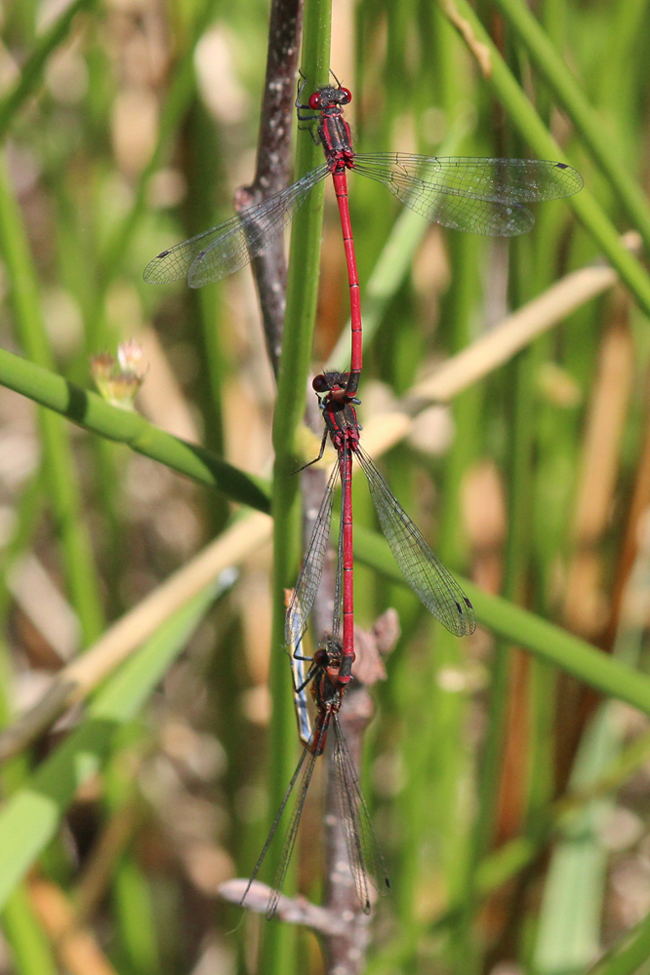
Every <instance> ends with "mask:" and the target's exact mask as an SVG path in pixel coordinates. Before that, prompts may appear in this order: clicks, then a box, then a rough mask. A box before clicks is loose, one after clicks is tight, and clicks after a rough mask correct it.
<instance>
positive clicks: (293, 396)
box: [263, 0, 331, 975]
mask: <svg viewBox="0 0 650 975" xmlns="http://www.w3.org/2000/svg"><path fill="white" fill-rule="evenodd" d="M330 21H331V8H330V4H329V2H324V3H323V2H317V0H309V2H308V3H307V4H306V6H305V17H304V24H305V32H304V40H303V53H302V64H303V72H304V73H306V74H307V73H308V74H309V78H310V81H311V80H313V81H315V82H316V83H320V84H323V83H325V82H326V80H327V72H328V69H329V50H330V29H331V24H330ZM318 151H319V150H318V148H317V147H316V146H315V145H314V143H313V141H312V139H311V138H310V137H309V135H308V133H302V135H301V137H300V138H299V139H298V152H297V165H296V174H297V176H300V175H301V174H302V173H304V172H306V171H307V170H309V169H311V168H313V167H314V166H316V165H317V163H318ZM322 211H323V187H322V184H321V186H317V187H315V188H314V190H313V191H312V193H311V195H310V198H309V200H308V201H307V203H306V204H305V205H304V206H303V207H301V209H300V210H299V212H298V213H297V215H296V217H295V219H294V221H293V230H292V235H291V250H290V256H289V278H288V287H287V306H286V315H285V322H284V332H283V342H282V355H281V358H280V369H279V374H278V399H277V405H276V411H275V416H274V419H273V446H274V449H275V465H274V472H273V498H272V506H271V510H272V514H273V522H274V555H273V560H274V568H273V606H274V613H273V646H272V657H271V677H270V681H271V693H272V697H273V702H274V707H273V717H272V724H271V748H272V752H271V758H270V776H271V790H270V792H271V807H272V808H276V807H277V806H279V804H280V801H281V798H282V795H283V793H284V790H285V788H286V783H287V782H288V781H289V779H290V777H291V772H292V767H293V763H294V757H295V754H296V749H295V748H287V741H294V740H295V727H294V725H295V719H294V716H293V714H292V708H291V705H290V694H289V689H290V682H289V681H288V680H287V667H286V661H285V660H284V659H283V658H284V655H283V654H282V653H280V652H279V650H280V647H281V646H282V645H283V644H284V589H285V588H288V587H289V586H291V585H292V584H293V581H294V579H295V577H296V575H297V567H298V539H299V537H300V523H299V506H298V504H297V500H298V499H297V492H298V487H299V480H298V478H295V477H293V476H292V475H293V473H294V471H295V470H296V468H297V467H298V466H299V463H298V460H297V457H296V451H295V438H296V431H297V428H298V424H299V423H300V422H301V421H302V417H303V414H304V410H305V388H306V385H307V374H308V370H309V362H310V356H311V346H312V337H313V330H314V320H315V315H316V302H317V297H318V272H319V261H320V238H321V227H322ZM279 852H280V851H279V849H276V850H274V849H272V850H271V851H270V854H271V859H272V863H271V875H272V876H273V875H274V874H275V869H274V868H275V867H276V866H277V859H276V857H277V855H279ZM292 940H293V935H292V934H290V933H289V932H288V931H287V930H286V928H285V927H281V926H279V925H277V926H272V927H270V928H269V930H268V945H267V952H266V958H265V964H264V966H263V970H264V971H265V972H268V973H269V975H272V973H276V972H277V973H278V975H285V973H286V972H289V971H293V970H294V969H293V965H292V952H291V942H292Z"/></svg>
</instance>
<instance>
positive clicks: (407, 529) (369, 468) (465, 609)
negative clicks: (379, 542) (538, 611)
mask: <svg viewBox="0 0 650 975" xmlns="http://www.w3.org/2000/svg"><path fill="white" fill-rule="evenodd" d="M355 455H356V456H357V458H358V460H359V464H360V465H361V467H363V469H364V471H365V473H366V477H367V478H368V485H369V487H370V494H371V496H372V500H373V502H374V505H375V509H376V511H377V516H378V518H379V522H380V524H381V528H382V531H383V533H384V535H385V536H386V541H387V542H388V545H389V546H390V550H391V552H392V553H393V557H394V559H395V561H396V562H397V564H398V566H399V567H400V569H401V571H402V572H403V573H404V576H405V577H406V581H407V582H408V584H409V586H410V587H411V589H412V590H413V592H414V593H415V594H416V595H417V596H418V597H419V598H420V600H421V601H422V602H423V603H424V605H425V606H426V608H427V609H428V610H429V612H430V613H433V615H434V616H435V617H436V619H437V620H440V622H441V623H442V625H443V626H445V627H446V628H447V629H448V630H449V631H450V632H451V633H454V634H455V635H456V636H465V635H467V634H469V633H473V632H474V630H475V629H476V617H475V616H474V608H473V606H472V604H471V603H470V601H469V599H468V598H467V596H466V595H465V593H464V592H463V590H462V589H461V588H460V586H459V585H458V583H457V582H456V580H455V579H454V577H453V576H452V574H451V573H450V572H449V571H448V570H447V569H446V568H445V567H444V565H443V564H442V562H440V560H439V559H437V558H436V556H435V555H434V553H433V552H432V550H431V548H430V546H429V545H428V544H427V542H426V541H425V538H424V536H423V535H422V532H421V531H420V529H419V528H418V527H417V525H415V524H414V522H413V521H412V520H411V519H410V518H409V516H408V515H407V514H406V512H405V511H404V509H403V508H402V506H401V504H400V503H399V501H398V500H397V498H396V497H395V496H394V495H393V494H392V492H391V490H390V488H389V487H388V485H387V483H386V481H385V480H384V478H383V477H382V475H381V474H380V473H379V471H378V470H377V468H376V467H375V465H374V464H373V462H372V460H371V459H370V457H369V456H368V455H367V454H366V452H365V451H364V450H363V449H362V448H361V447H360V446H357V449H356V450H355Z"/></svg>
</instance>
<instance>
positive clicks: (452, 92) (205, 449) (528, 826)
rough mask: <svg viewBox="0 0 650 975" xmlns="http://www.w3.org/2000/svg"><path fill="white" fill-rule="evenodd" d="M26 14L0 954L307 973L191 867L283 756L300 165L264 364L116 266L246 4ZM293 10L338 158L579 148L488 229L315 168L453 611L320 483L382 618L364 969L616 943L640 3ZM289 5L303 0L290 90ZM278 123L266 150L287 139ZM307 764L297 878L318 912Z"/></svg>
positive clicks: (635, 862) (10, 39)
mask: <svg viewBox="0 0 650 975" xmlns="http://www.w3.org/2000/svg"><path fill="white" fill-rule="evenodd" d="M50 7H51V8H52V11H54V12H51V11H50ZM58 9H60V8H59V6H58V5H56V4H55V5H47V4H45V5H44V4H40V5H38V4H36V3H34V2H33V0H26V2H23V0H21V2H20V3H15V4H6V5H5V6H4V8H3V11H2V17H3V45H2V50H1V51H0V68H1V69H2V70H0V79H2V80H1V82H0V132H1V133H2V137H3V146H2V150H1V152H2V156H1V158H0V261H1V268H0V269H1V274H0V310H1V313H2V321H3V340H2V349H1V350H0V421H1V422H0V437H1V438H2V440H1V452H0V456H1V457H2V462H1V479H0V485H1V486H0V490H1V492H2V500H1V502H0V543H1V546H2V548H1V558H2V570H1V572H0V614H1V615H2V620H3V624H4V625H3V627H2V632H3V638H2V640H1V641H0V668H1V673H2V677H3V679H2V681H0V721H1V725H0V728H1V730H0V756H2V758H3V764H2V766H1V776H2V797H3V803H2V805H0V924H1V928H2V935H3V939H4V941H3V943H2V945H1V947H2V951H0V957H1V958H2V961H0V969H1V971H2V972H4V971H7V972H12V973H14V972H15V973H17V975H47V973H49V972H56V971H60V970H65V971H71V972H74V973H76V972H77V971H79V972H82V971H83V972H84V975H92V973H93V972H94V971H97V972H110V971H117V972H120V975H157V973H163V972H164V973H165V975H168V973H176V972H178V973H187V972H192V971H200V972H201V973H203V972H205V971H215V972H219V973H221V972H228V971H241V972H244V971H260V972H264V975H275V973H276V972H278V973H279V972H281V973H282V975H292V973H293V972H301V973H307V972H312V971H313V972H319V971H322V970H323V968H322V962H321V960H320V956H319V955H318V953H317V952H315V951H313V940H312V938H311V936H310V935H308V934H305V932H304V931H303V930H302V929H297V930H294V929H293V928H291V927H289V926H288V925H285V924H282V923H280V922H277V921H276V922H273V923H272V924H270V925H266V924H265V923H264V922H259V925H257V924H256V922H257V918H256V917H253V916H250V917H249V916H246V917H245V918H244V921H243V923H242V924H241V926H240V927H239V929H238V930H237V931H233V928H235V927H236V925H237V924H238V922H239V920H240V918H241V914H242V912H241V911H240V910H239V909H236V908H233V907H232V906H230V905H228V904H227V903H226V902H225V900H224V899H223V898H221V897H220V896H219V893H218V890H219V886H220V884H222V883H224V882H225V881H228V880H229V879H231V878H233V877H246V876H247V875H249V874H250V872H251V869H252V867H253V865H254V863H255V859H256V856H257V854H258V852H259V849H260V847H261V845H262V842H263V839H264V836H265V835H266V832H267V829H268V825H269V822H270V820H271V817H272V813H273V812H274V810H275V808H276V806H277V804H278V803H279V800H280V797H281V796H282V794H283V793H284V790H285V788H286V783H287V781H288V778H289V776H290V774H291V771H292V770H293V768H294V765H295V761H296V757H297V741H296V736H295V730H294V719H293V715H292V707H291V696H290V684H289V670H288V665H287V661H286V657H285V655H284V654H283V653H282V651H281V643H282V638H283V637H282V633H283V628H282V620H283V611H284V606H283V593H282V590H283V588H284V587H286V586H289V585H291V584H292V582H293V581H295V578H296V575H297V571H298V564H299V537H300V505H299V501H300V497H299V494H300V492H299V488H300V482H299V479H298V478H293V477H291V476H290V475H291V472H292V471H294V470H295V469H296V467H298V466H299V465H300V463H301V458H305V459H307V458H309V457H310V456H312V455H313V453H314V450H315V445H316V443H317V439H316V437H315V436H312V435H311V434H309V433H308V432H307V431H306V430H305V429H304V427H303V415H304V409H305V404H306V402H308V397H307V394H306V392H305V391H306V390H307V389H308V374H309V370H310V368H311V369H314V368H315V369H316V370H318V369H320V368H321V367H322V365H323V364H326V363H327V364H329V365H331V366H333V367H336V368H345V367H346V365H347V356H348V348H349V337H348V331H347V309H348V289H347V280H346V276H345V264H344V255H343V248H342V247H341V241H340V227H339V225H338V218H337V214H336V205H335V202H334V197H333V194H332V191H331V187H330V186H329V185H327V186H326V187H320V188H317V189H316V190H315V191H314V192H313V194H312V197H313V199H310V201H309V203H308V204H306V205H305V207H304V208H303V210H301V211H300V212H299V214H298V215H297V217H296V219H295V220H294V225H293V228H292V237H291V247H290V250H289V251H288V253H289V269H288V292H287V294H288V299H287V314H286V318H285V328H284V345H283V350H282V359H281V363H280V369H279V373H278V377H277V383H276V380H275V378H274V376H273V371H272V368H271V366H270V364H269V362H268V360H267V355H266V351H265V342H264V337H263V333H262V329H261V327H260V324H259V322H260V314H259V307H258V303H257V298H256V295H255V292H254V289H253V288H252V287H251V272H250V270H249V269H244V270H243V271H240V272H238V273H237V274H236V275H234V276H232V277H231V278H228V279H226V280H224V281H223V282H220V283H219V284H216V285H211V286H209V287H208V288H206V289H204V290H203V291H200V292H195V291H191V290H190V289H189V288H188V287H187V286H186V284H185V283H184V282H180V283H178V284H175V285H169V286H151V285H147V284H145V283H144V281H143V280H142V269H143V268H144V266H145V265H146V263H147V262H148V260H149V259H150V258H151V257H153V255H154V254H156V253H157V252H159V251H160V250H161V249H163V248H164V247H166V246H168V245H170V244H172V243H174V242H176V241H179V240H182V239H184V238H186V237H189V236H191V235H192V234H194V233H198V232H199V231H201V230H203V229H207V228H208V227H210V226H212V225H214V224H216V223H218V222H219V221H220V220H222V219H226V218H227V217H228V216H230V214H231V212H232V204H231V200H232V197H233V194H234V192H235V191H236V190H237V189H238V188H239V187H241V186H242V185H246V184H249V183H251V182H252V180H253V175H254V173H253V169H254V152H255V147H256V138H257V127H258V124H259V106H260V103H261V96H262V91H263V88H264V65H265V61H266V53H267V44H268V13H269V11H268V8H267V6H266V5H264V4H260V3H257V2H255V0H246V2H241V3H238V4H219V3H216V2H212V0H187V2H185V3H183V4H173V3H168V4H162V3H159V2H158V0H141V2H139V3H136V2H135V0H133V2H131V0H125V2H119V3H118V2H116V0H111V2H108V0H107V2H105V3H98V2H96V0H75V2H73V3H70V4H69V6H68V8H67V10H65V12H63V13H61V12H59V13H58V15H57V13H56V10H58ZM333 16H334V26H333V29H332V35H331V37H332V41H331V44H332V53H331V66H332V68H333V69H334V71H335V72H336V74H337V76H338V77H339V78H340V80H341V82H342V83H343V84H344V85H345V86H346V87H348V88H350V89H351V90H352V93H353V102H352V104H351V106H350V110H349V112H348V116H349V117H350V119H351V121H352V125H353V133H354V137H355V141H356V145H357V146H358V147H359V149H362V150H364V151H367V152H373V151H384V150H397V149H401V150H404V151H407V152H421V153H426V154H430V155H440V156H443V155H485V156H521V155H524V156H525V155H530V156H536V157H538V158H553V159H558V160H562V159H563V160H566V161H568V162H569V163H570V164H571V165H573V166H575V167H576V168H577V169H579V170H580V172H581V173H582V174H583V176H584V178H585V189H584V190H583V192H582V193H581V194H579V195H578V196H576V197H574V198H572V199H571V200H569V201H560V202H553V203H548V204H543V205H539V206H537V207H535V216H536V221H537V222H536V226H535V228H534V229H533V231H532V232H531V234H530V235H528V236H527V237H525V238H521V239H517V240H514V241H511V242H503V241H494V240H485V239H478V238H469V237H462V236H460V235H457V234H453V233H452V232H450V231H442V230H441V229H440V228H437V227H430V226H428V225H426V224H425V222H424V221H423V220H422V219H421V218H419V217H418V216H417V215H416V214H413V213H411V212H403V211H402V210H401V209H400V208H399V206H398V205H397V203H396V201H395V200H393V198H392V197H391V196H390V194H388V193H387V192H386V190H385V188H384V187H382V186H380V185H379V184H376V183H374V182H372V181H370V180H365V179H362V178H358V179H354V178H353V179H352V188H351V192H350V203H351V208H352V220H353V226H354V231H355V241H356V246H357V259H358V263H359V272H360V279H361V289H362V299H363V310H364V335H365V340H366V344H365V347H364V374H363V378H362V383H361V386H360V398H361V400H362V405H361V407H360V409H359V412H360V417H361V421H362V423H363V425H364V433H363V436H364V443H365V445H366V447H367V450H368V452H369V453H371V454H372V455H373V456H374V457H376V458H378V457H379V456H380V455H381V454H384V455H385V456H384V457H383V459H382V461H381V464H382V467H383V469H384V470H385V472H386V475H387V478H388V480H389V482H390V483H391V486H392V487H393V490H394V491H395V493H396V494H397V496H398V497H399V499H400V501H401V502H402V503H403V505H404V507H405V508H406V509H407V510H408V511H409V513H410V514H411V515H412V516H413V518H414V520H415V521H416V522H417V523H418V524H419V525H420V526H421V527H422V530H423V531H424V533H425V534H426V535H427V537H428V538H430V539H431V541H432V543H433V544H434V546H435V549H436V552H437V553H438V554H439V555H440V558H441V559H442V560H443V561H444V562H445V563H446V564H447V565H449V566H450V568H453V569H454V571H459V573H463V576H460V577H461V579H462V581H463V585H465V586H466V590H467V592H468V594H469V595H470V596H471V598H472V600H473V602H474V604H475V607H476V611H477V616H478V618H479V622H480V623H481V624H482V627H481V628H479V630H478V631H477V633H476V635H475V636H473V637H472V638H468V639H465V640H461V641H458V640H455V639H453V638H452V637H450V636H449V635H448V634H447V633H446V632H444V631H442V630H441V628H440V626H439V625H438V624H436V623H435V621H434V620H433V619H432V618H430V617H429V616H428V614H426V613H425V612H424V611H423V610H422V607H421V606H420V604H419V603H418V602H417V600H416V599H415V597H413V595H412V594H411V592H410V591H409V590H407V589H405V588H404V586H403V585H402V583H401V581H400V576H399V572H398V571H397V570H396V568H395V567H394V566H393V564H392V561H391V559H390V556H389V555H388V554H387V551H386V548H385V545H384V543H383V541H382V540H381V539H380V538H379V536H378V535H377V534H376V532H375V531H374V529H375V527H376V526H375V523H374V521H373V513H372V510H371V505H370V499H369V497H368V492H367V489H366V486H365V484H363V483H361V482H360V483H359V485H358V490H357V489H355V518H356V522H357V524H358V525H359V527H358V528H355V545H356V553H357V556H358V560H359V563H358V571H357V574H356V611H357V614H358V621H359V624H360V625H362V626H364V627H366V628H370V627H371V626H372V624H373V622H374V620H375V619H376V617H377V616H378V615H379V614H380V613H382V612H383V611H384V610H385V609H386V607H388V606H395V607H396V608H397V609H398V612H399V615H400V622H401V629H402V635H401V638H400V641H399V643H398V645H397V647H396V649H395V650H394V651H393V652H392V654H391V655H390V656H389V657H388V659H387V660H386V670H387V680H386V681H385V682H380V683H379V684H376V685H375V686H374V687H373V694H374V697H375V700H376V705H377V718H376V720H374V721H373V722H372V723H371V725H370V730H369V735H368V738H369V740H368V742H367V743H366V749H365V755H364V762H363V769H362V775H363V781H364V791H365V792H366V794H367V796H368V799H369V801H370V804H371V807H372V812H373V820H374V822H375V824H376V829H377V833H378V836H379V839H380V842H381V845H382V848H383V850H384V853H385V856H386V861H387V865H388V869H389V873H390V877H391V884H392V892H391V896H390V897H388V898H386V899H384V900H382V901H381V902H380V903H379V904H378V906H377V918H376V921H375V922H374V923H373V925H372V926H371V928H370V943H369V946H368V952H367V963H366V964H364V965H363V966H362V970H365V971H368V972H372V973H373V975H380V973H386V975H389V973H393V972H400V973H407V972H408V973H414V975H415V973H428V972H431V971H436V972H437V971H445V972H449V973H453V975H478V973H479V972H483V971H485V972H489V971H491V970H493V969H494V968H495V967H497V966H504V965H507V966H511V967H514V968H515V969H516V970H521V971H525V972H532V973H535V975H574V973H575V975H578V973H582V972H586V971H588V970H589V969H590V968H591V966H594V965H596V962H597V967H596V968H595V969H594V970H595V971H597V972H598V975H614V973H616V975H624V973H628V972H629V973H632V972H636V971H642V970H645V969H644V967H643V966H644V965H645V966H646V967H647V957H648V950H647V943H648V923H649V922H648V916H649V911H650V902H649V900H648V897H647V894H646V891H647V888H648V883H647V879H648V878H647V840H646V839H645V838H644V820H645V816H646V806H647V802H646V792H647V768H648V761H649V760H650V734H649V731H648V716H650V677H649V676H648V675H647V654H646V647H647V633H648V626H649V624H650V618H649V613H648V606H649V605H650V598H649V586H648V579H650V548H649V546H648V518H647V514H646V512H647V509H648V504H649V503H650V488H649V482H648V470H650V466H649V462H650V454H649V451H650V438H648V436H647V412H648V396H647V375H648V368H649V366H650V332H649V330H648V321H647V315H648V312H650V278H649V277H648V274H647V272H646V270H645V266H644V264H643V262H642V261H641V259H640V253H641V248H642V246H643V245H645V246H646V248H647V246H648V244H649V243H650V208H649V206H648V201H647V198H646V194H645V192H644V187H645V186H646V184H647V180H648V168H647V161H646V160H647V151H646V143H647V131H648V125H649V123H650V117H649V116H648V99H647V50H646V49H647V40H646V38H647V36H648V30H649V29H650V23H649V16H650V15H649V12H648V7H647V5H646V4H643V3H637V2H635V0H631V2H627V3H625V4H604V3H593V4H591V5H589V4H581V5H576V4H568V3H561V2H555V3H546V4H542V5H537V6H536V7H535V16H533V15H532V14H531V13H530V10H529V7H528V5H525V4H524V3H523V2H522V0H494V2H493V3H492V4H485V3H481V4H476V5H475V6H470V5H469V4H468V3H466V0H454V2H452V0H448V2H447V0H439V3H438V4H431V3H429V4H427V3H421V4H414V3H410V2H408V0H402V2H397V3H393V2H391V0H387V2H385V3H381V2H380V3H376V2H374V3H370V2H369V0H358V2H357V3H356V5H354V6H348V7H345V8H344V7H343V6H341V5H334V8H333ZM329 17H330V11H329V8H328V4H327V3H322V4H313V3H311V2H309V3H308V5H307V7H306V8H305V12H304V34H305V36H304V48H303V54H302V61H301V63H302V65H303V68H304V69H310V77H309V79H308V83H309V85H310V86H311V85H314V86H316V85H317V84H319V83H323V82H324V81H325V78H326V76H327V69H328V63H329V61H330V55H329V53H328V52H329V44H330V40H329V37H330V20H329ZM47 18H50V19H49V20H48V19H47ZM52 18H54V19H52ZM294 128H295V126H294ZM294 135H295V144H296V167H295V171H296V173H297V174H300V173H302V172H305V171H307V170H309V169H310V168H312V167H313V166H315V165H319V164H320V161H321V160H320V150H319V149H318V148H317V147H315V146H314V145H313V144H312V141H311V139H310V138H309V135H308V133H306V132H304V131H303V132H301V131H297V130H296V131H295V133H294ZM323 189H324V191H325V192H324V194H323ZM323 211H324V225H323V229H322V228H321V213H322V212H323ZM621 235H624V236H621ZM321 237H322V247H321ZM611 269H613V270H611ZM319 272H320V278H319ZM558 281H559V282H561V286H560V287H557V282H558ZM539 296H544V303H540V302H538V301H536V299H538V297H539ZM508 316H512V317H508ZM129 339H134V340H135V341H136V342H138V343H140V345H141V346H142V349H143V360H142V362H143V365H142V369H141V372H140V375H139V378H138V382H137V383H136V386H137V385H139V384H140V380H142V382H141V387H140V391H139V393H138V398H137V399H136V411H135V412H134V411H130V410H129V409H124V408H123V404H122V406H118V405H114V404H113V403H111V402H108V401H106V400H105V399H103V398H102V397H101V396H99V395H98V393H97V392H96V391H94V389H93V360H95V359H96V357H97V356H104V357H105V356H107V355H111V356H114V355H115V354H116V350H117V348H118V345H120V344H121V343H124V342H127V341H128V340H129ZM337 343H338V344H337ZM468 350H469V352H468ZM472 352H473V357H472ZM108 361H110V360H108V359H107V358H103V359H100V363H101V362H103V363H104V364H105V363H106V362H108ZM97 368H98V367H97V363H95V371H97ZM310 395H311V394H310ZM117 398H118V399H119V396H118V397H117ZM127 398H128V397H127ZM276 404H277V408H276ZM311 405H312V406H313V404H311ZM179 475H182V476H179ZM269 515H270V516H271V517H269ZM271 540H273V549H272V548H271V544H270V542H271ZM232 568H235V569H236V570H237V571H236V573H234V572H232V571H227V572H225V573H224V571H223V570H224V569H230V570H232ZM465 579H471V580H473V581H471V582H470V581H467V582H466V581H465ZM269 688H270V692H269ZM271 702H273V706H272V703H271ZM71 705H72V706H73V707H72V708H71V709H70V706H71ZM25 715H26V717H23V718H22V720H19V718H21V716H25ZM62 716H63V718H64V720H63V721H62V722H61V723H60V724H58V725H57V724H55V722H56V721H57V719H58V718H60V717H62ZM317 792H318V788H317V787H316V788H315V789H314V793H315V795H314V805H313V807H310V808H309V811H308V815H307V816H306V817H305V819H306V822H305V835H304V838H303V841H302V842H301V843H300V844H299V846H298V849H297V854H296V864H295V882H296V883H299V885H300V889H301V891H302V892H303V893H305V895H307V896H309V897H310V898H312V897H313V899H314V900H315V901H317V902H318V901H319V898H320V891H321V880H320V861H319V859H318V856H317V853H316V851H317V849H318V836H319V817H318V812H317V810H318V805H317V797H316V793H317ZM278 853H279V849H278V847H277V844H276V845H275V846H274V847H272V849H271V850H270V852H269V858H268V859H269V863H268V864H266V867H265V870H264V871H263V872H262V878H263V879H264V880H267V881H270V879H271V878H272V876H273V866H274V862H275V861H276V860H277V855H278ZM290 879H292V880H293V878H290ZM288 886H290V885H288ZM360 947H361V946H360Z"/></svg>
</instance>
